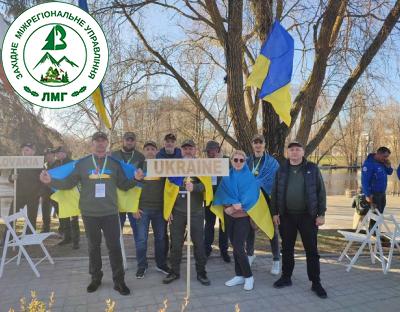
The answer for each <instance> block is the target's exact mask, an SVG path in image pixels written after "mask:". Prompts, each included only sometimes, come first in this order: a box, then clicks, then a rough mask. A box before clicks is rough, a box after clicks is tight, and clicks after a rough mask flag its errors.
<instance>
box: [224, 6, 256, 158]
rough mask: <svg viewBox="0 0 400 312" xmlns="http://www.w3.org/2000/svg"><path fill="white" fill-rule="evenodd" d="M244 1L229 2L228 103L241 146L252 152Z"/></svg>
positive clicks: (227, 50)
mask: <svg viewBox="0 0 400 312" xmlns="http://www.w3.org/2000/svg"><path fill="white" fill-rule="evenodd" d="M242 20H243V1H242V0H230V1H229V3H228V38H227V44H226V68H227V74H228V75H227V77H228V80H227V85H228V104H229V109H230V114H231V118H232V121H233V126H234V129H235V135H236V139H237V141H238V144H239V147H240V148H241V149H243V150H244V151H245V152H246V153H250V152H251V143H250V142H251V137H252V136H253V133H252V131H251V124H250V122H249V119H248V117H247V114H246V108H245V104H244V97H243V62H242V60H243V49H242V46H243V44H242Z"/></svg>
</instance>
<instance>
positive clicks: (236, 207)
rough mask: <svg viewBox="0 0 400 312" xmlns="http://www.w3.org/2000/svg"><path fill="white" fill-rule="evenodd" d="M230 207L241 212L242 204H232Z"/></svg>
mask: <svg viewBox="0 0 400 312" xmlns="http://www.w3.org/2000/svg"><path fill="white" fill-rule="evenodd" d="M232 207H233V209H234V210H236V211H239V210H243V208H242V204H241V203H238V204H233V205H232Z"/></svg>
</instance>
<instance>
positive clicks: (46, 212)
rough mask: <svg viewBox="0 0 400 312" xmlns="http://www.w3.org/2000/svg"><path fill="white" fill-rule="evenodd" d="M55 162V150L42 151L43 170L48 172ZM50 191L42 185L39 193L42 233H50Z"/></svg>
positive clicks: (51, 203)
mask: <svg viewBox="0 0 400 312" xmlns="http://www.w3.org/2000/svg"><path fill="white" fill-rule="evenodd" d="M55 160H56V154H55V150H54V149H53V148H51V147H49V148H46V149H45V150H44V168H45V169H46V170H49V169H51V168H53V167H54V162H55ZM52 193H53V192H52V190H51V189H50V188H49V187H48V186H47V185H44V184H43V187H42V191H41V195H42V196H41V198H42V222H43V225H42V233H47V232H50V221H51V208H52V206H53V201H52V200H51V199H50V196H51V194H52Z"/></svg>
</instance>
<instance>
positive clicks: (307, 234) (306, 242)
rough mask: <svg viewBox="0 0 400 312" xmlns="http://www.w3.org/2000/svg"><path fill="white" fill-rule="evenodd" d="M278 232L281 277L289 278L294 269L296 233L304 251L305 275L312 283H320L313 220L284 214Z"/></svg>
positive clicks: (302, 216)
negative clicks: (280, 247) (280, 244)
mask: <svg viewBox="0 0 400 312" xmlns="http://www.w3.org/2000/svg"><path fill="white" fill-rule="evenodd" d="M280 221H281V224H280V226H279V232H280V235H281V239H282V276H284V277H291V276H292V273H293V269H294V246H295V243H296V238H297V231H299V232H300V236H301V240H302V242H303V246H304V249H305V251H306V258H307V274H308V279H309V280H310V281H312V282H319V281H320V277H319V275H320V264H319V254H318V247H317V233H318V227H317V226H316V225H315V218H314V217H311V216H310V215H308V214H285V215H282V216H280Z"/></svg>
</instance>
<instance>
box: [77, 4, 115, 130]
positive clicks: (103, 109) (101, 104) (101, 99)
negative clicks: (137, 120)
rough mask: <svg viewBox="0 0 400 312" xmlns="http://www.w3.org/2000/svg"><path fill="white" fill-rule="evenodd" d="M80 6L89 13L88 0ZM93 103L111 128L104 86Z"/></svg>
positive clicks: (95, 93) (96, 92)
mask: <svg viewBox="0 0 400 312" xmlns="http://www.w3.org/2000/svg"><path fill="white" fill-rule="evenodd" d="M79 7H80V8H81V9H82V10H84V11H86V12H88V13H89V7H88V4H87V0H79ZM92 98H93V104H94V106H95V107H96V110H97V113H98V114H99V117H100V119H101V120H102V121H103V123H104V125H105V126H106V127H107V128H108V129H111V123H110V119H109V118H108V116H107V110H106V106H105V104H104V95H103V87H102V85H101V84H100V85H99V87H98V88H97V89H96V90H95V91H94V92H93V94H92Z"/></svg>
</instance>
